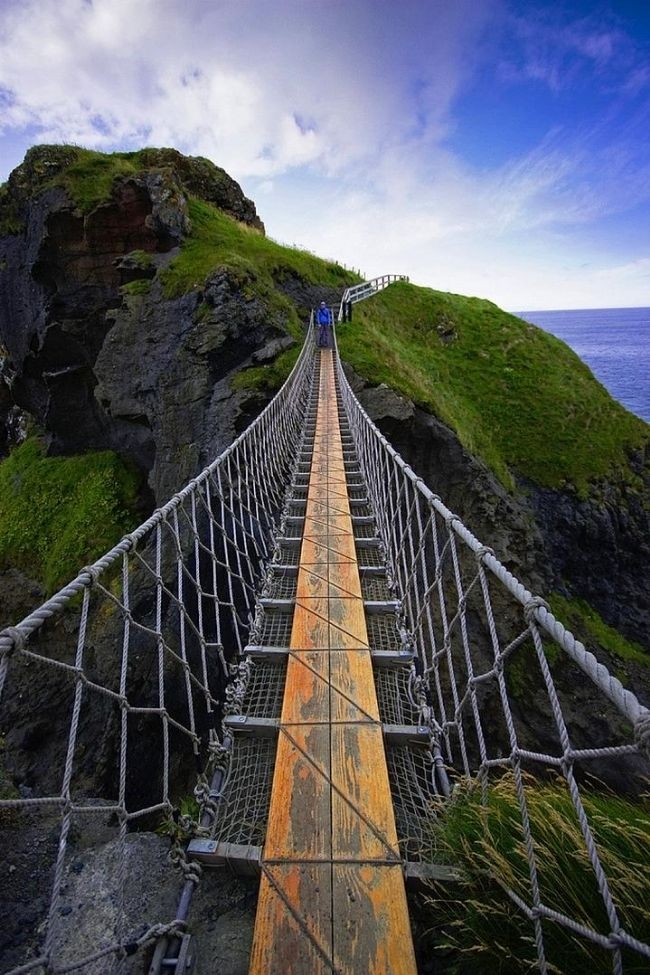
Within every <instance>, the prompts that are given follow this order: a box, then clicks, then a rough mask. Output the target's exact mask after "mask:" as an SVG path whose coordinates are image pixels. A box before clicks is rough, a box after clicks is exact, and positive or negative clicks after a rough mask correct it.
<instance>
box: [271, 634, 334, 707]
mask: <svg viewBox="0 0 650 975" xmlns="http://www.w3.org/2000/svg"><path fill="white" fill-rule="evenodd" d="M329 695H330V653H329V652H328V651H327V650H299V651H297V652H296V651H292V652H291V657H290V659H289V663H288V666H287V676H286V681H285V687H284V699H283V702H282V716H281V718H280V723H281V724H296V723H299V722H300V723H303V724H305V723H309V722H311V723H314V724H316V723H319V722H323V721H327V720H328V716H329V708H330V704H329Z"/></svg>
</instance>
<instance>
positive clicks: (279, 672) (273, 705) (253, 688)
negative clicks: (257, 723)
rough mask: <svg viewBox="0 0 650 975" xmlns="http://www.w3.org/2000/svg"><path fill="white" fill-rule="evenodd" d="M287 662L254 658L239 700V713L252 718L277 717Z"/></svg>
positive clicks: (280, 708)
mask: <svg viewBox="0 0 650 975" xmlns="http://www.w3.org/2000/svg"><path fill="white" fill-rule="evenodd" d="M286 675H287V663H286V660H285V661H281V662H278V663H275V662H273V663H271V662H270V661H265V660H255V661H254V662H253V665H252V667H251V670H250V676H249V679H248V682H247V684H246V690H245V692H244V696H243V698H242V702H241V713H242V714H245V715H247V716H248V717H254V718H276V719H279V717H280V712H281V711H282V696H283V694H284V684H285V678H286Z"/></svg>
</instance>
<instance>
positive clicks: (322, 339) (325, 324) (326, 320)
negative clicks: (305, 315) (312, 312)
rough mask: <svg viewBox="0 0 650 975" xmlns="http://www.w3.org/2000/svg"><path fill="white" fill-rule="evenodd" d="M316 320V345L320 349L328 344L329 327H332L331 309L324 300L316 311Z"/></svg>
mask: <svg viewBox="0 0 650 975" xmlns="http://www.w3.org/2000/svg"><path fill="white" fill-rule="evenodd" d="M316 322H317V324H318V345H319V347H320V348H321V349H327V348H329V346H330V328H331V327H332V311H331V309H330V308H328V307H327V305H326V304H325V302H324V301H321V303H320V307H319V309H318V311H317V312H316Z"/></svg>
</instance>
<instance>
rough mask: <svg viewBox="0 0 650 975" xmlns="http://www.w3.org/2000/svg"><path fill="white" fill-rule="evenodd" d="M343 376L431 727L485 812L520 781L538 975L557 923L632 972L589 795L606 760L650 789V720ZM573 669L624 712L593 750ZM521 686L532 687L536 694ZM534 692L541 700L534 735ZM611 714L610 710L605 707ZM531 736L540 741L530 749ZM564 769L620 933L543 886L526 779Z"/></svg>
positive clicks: (628, 940) (423, 713)
mask: <svg viewBox="0 0 650 975" xmlns="http://www.w3.org/2000/svg"><path fill="white" fill-rule="evenodd" d="M338 370H339V383H340V388H341V394H342V399H343V402H344V404H345V409H346V413H347V416H348V419H349V422H350V428H351V432H352V439H353V442H354V445H355V449H356V452H357V455H358V457H359V461H360V465H361V468H362V472H363V475H364V477H365V480H366V483H367V486H368V495H369V498H370V501H371V503H372V505H373V506H374V509H375V512H376V518H377V522H378V529H379V531H378V534H379V535H380V537H381V539H382V541H383V543H384V546H385V550H386V559H387V564H388V565H389V567H390V570H391V574H392V577H393V578H394V581H395V588H396V592H397V594H398V595H399V598H400V600H401V604H402V613H403V626H404V631H403V640H404V641H405V643H407V644H409V645H411V646H412V647H413V650H414V652H415V658H416V661H417V664H416V667H415V670H414V683H415V684H416V685H417V684H418V683H419V685H420V687H421V689H422V693H421V694H420V696H419V699H418V706H419V708H420V721H421V723H423V724H426V725H428V726H429V729H430V735H431V739H432V742H433V744H434V746H435V747H437V748H438V749H439V750H440V752H441V754H442V755H443V756H444V761H445V766H446V768H447V771H448V773H449V774H450V777H451V780H452V782H453V780H454V778H455V776H456V775H458V774H460V775H461V776H464V777H465V778H466V779H467V780H468V781H477V782H479V783H480V785H481V795H482V797H483V803H484V805H485V807H487V806H488V805H489V795H490V791H489V786H490V784H491V783H492V784H494V783H496V782H497V781H498V780H499V779H500V778H503V777H507V776H510V777H511V778H512V780H513V790H514V793H515V795H516V797H517V803H518V806H519V815H520V828H521V831H522V836H523V838H524V848H525V856H526V860H527V865H528V872H529V885H530V886H529V899H528V900H526V899H522V896H521V894H522V892H521V890H514V889H512V887H511V886H509V885H508V884H506V885H505V887H506V889H507V893H508V894H509V896H510V897H511V899H512V901H513V902H514V904H516V905H517V907H518V908H519V909H520V910H523V911H524V914H525V916H526V917H528V918H529V919H530V921H531V924H532V932H531V935H532V940H533V943H534V944H535V946H536V952H537V967H538V969H539V971H540V972H545V971H547V970H548V965H547V960H546V955H545V942H544V929H543V926H542V922H541V919H542V917H549V916H553V918H554V920H555V921H557V922H558V923H559V924H561V925H563V926H565V928H566V929H567V931H568V932H572V933H575V932H577V931H580V935H581V937H584V938H585V939H586V940H587V941H588V942H591V943H592V945H597V946H601V947H605V948H606V950H609V951H610V953H611V959H612V966H613V970H614V971H616V972H622V971H624V970H625V969H624V966H623V955H622V950H621V949H622V946H623V945H625V946H628V947H629V946H631V945H634V950H635V951H636V952H638V953H639V955H641V956H643V957H646V958H650V944H647V943H645V942H642V941H640V940H638V939H635V938H634V932H632V931H629V930H628V931H626V930H625V926H624V923H623V922H622V920H621V917H620V916H619V914H618V911H617V904H616V899H615V897H614V895H613V893H612V889H611V886H610V881H609V878H608V876H607V874H606V871H605V869H604V866H603V860H602V859H601V852H602V851H599V849H598V847H597V845H596V842H595V840H594V835H593V826H594V824H592V823H591V822H590V820H589V817H588V816H587V813H586V811H585V803H584V802H583V791H582V789H583V787H581V785H580V784H579V783H580V781H581V779H582V777H583V775H584V773H585V772H586V773H587V774H589V773H590V770H591V768H592V767H593V764H594V763H597V768H598V772H599V777H601V778H605V779H606V780H607V778H608V777H611V779H612V780H613V781H614V782H619V783H620V782H621V780H623V781H624V782H625V789H628V788H629V789H630V791H632V792H635V791H636V792H637V793H638V792H641V791H643V790H644V789H645V788H646V786H645V783H646V782H647V778H648V772H649V771H650V761H649V760H650V711H649V710H648V709H647V708H646V707H644V706H643V705H642V704H641V703H640V702H639V700H638V699H637V697H636V696H635V695H634V694H633V693H632V692H631V691H629V690H626V689H625V688H624V687H623V685H622V684H621V683H620V681H619V680H618V679H617V678H616V677H614V676H613V675H611V674H610V673H609V672H608V670H607V669H606V668H605V667H604V666H603V665H602V664H599V663H598V661H597V660H596V658H595V657H594V655H593V654H591V653H590V652H589V651H588V650H587V649H586V648H585V647H584V646H583V645H582V644H581V643H580V642H579V641H577V640H576V639H575V638H574V637H573V635H572V634H571V633H570V632H569V631H568V630H566V629H565V628H564V627H563V626H562V624H561V623H559V622H558V621H557V620H556V619H555V617H554V616H553V615H552V613H551V612H550V610H549V607H548V605H547V604H546V603H545V602H544V600H543V599H540V598H539V597H538V596H534V595H533V594H531V593H530V592H529V591H528V589H526V587H525V586H523V585H522V584H521V583H520V582H519V581H518V580H517V579H516V578H515V576H513V575H512V573H510V572H509V571H508V570H507V569H506V567H505V566H504V565H503V564H502V563H501V562H500V561H499V560H498V559H497V557H496V556H495V554H494V552H492V550H491V549H489V548H487V547H486V546H484V545H482V544H481V543H480V542H479V541H478V539H477V538H476V537H475V536H474V535H473V534H472V533H471V532H470V531H469V530H468V529H467V528H466V527H465V525H464V524H463V523H462V521H461V519H460V518H459V517H458V516H457V515H455V514H454V513H453V512H452V511H450V510H449V508H447V507H446V505H444V503H443V502H442V501H441V499H440V498H439V497H438V496H437V495H436V494H434V493H433V492H432V491H431V490H430V488H429V487H427V486H426V485H425V484H424V482H423V481H422V479H421V478H419V477H418V476H417V475H416V474H415V472H414V471H413V470H412V468H411V467H410V466H409V465H408V464H407V463H406V462H405V461H404V460H403V459H402V458H401V457H400V455H399V454H398V453H397V451H396V450H395V449H394V448H393V447H392V446H391V445H390V444H389V443H388V441H387V440H386V438H385V437H384V436H383V435H382V434H381V432H380V431H379V430H378V429H377V427H376V426H375V425H374V423H373V422H372V421H371V420H370V418H369V417H368V415H367V413H366V412H365V410H364V409H363V407H362V406H361V404H360V403H359V401H358V400H357V398H356V397H355V395H354V394H353V392H352V390H351V388H350V386H349V384H348V382H347V379H346V376H345V373H344V371H343V368H342V365H341V362H340V360H339V361H338ZM496 607H498V610H497V608H496ZM553 647H558V648H559V649H560V650H561V652H562V654H563V655H564V656H565V659H566V660H567V664H560V663H559V662H558V663H557V664H552V663H551V662H552V661H553V660H555V655H554V653H553ZM574 664H575V665H577V667H578V668H580V671H582V672H583V673H584V674H586V675H587V677H588V678H589V680H590V681H591V682H592V685H593V687H594V689H595V690H596V692H600V693H602V695H604V696H605V697H606V698H607V699H608V700H609V701H610V702H612V703H613V704H614V705H615V708H616V711H614V712H613V713H611V714H609V715H608V717H607V719H606V722H607V726H608V734H607V737H606V739H605V740H604V741H602V740H601V741H597V742H594V741H590V740H585V736H584V730H583V729H582V728H581V726H580V722H579V721H578V722H576V721H574V720H573V719H572V710H573V707H574V703H573V701H574V694H575V687H576V685H579V678H578V677H577V676H576V674H575V673H574V672H572V670H571V668H572V665H574ZM563 668H564V669H563ZM566 668H568V670H566ZM565 671H566V672H565ZM522 687H527V688H528V691H527V693H526V692H524V691H522ZM522 693H525V694H526V696H524V698H523V699H522ZM528 694H530V695H533V694H534V699H535V720H534V722H533V723H532V725H531V722H530V718H529V715H528V712H529V710H530V702H529V701H528V700H527V695H528ZM598 707H599V711H603V712H604V710H605V709H603V707H602V705H598ZM540 709H541V710H540ZM628 722H629V723H628ZM532 728H534V732H533V731H532V730H531V729H532ZM532 734H534V735H535V736H536V737H535V738H533V739H532V740H531V735H532ZM601 736H602V732H601ZM551 770H552V771H553V772H554V773H555V774H556V775H557V776H559V777H561V780H562V781H563V783H564V786H563V787H564V788H565V789H566V794H567V795H568V797H569V798H570V803H569V805H570V806H571V807H572V811H573V816H574V817H575V829H576V832H577V833H578V834H581V836H582V842H583V844H584V851H585V855H586V857H587V858H588V862H589V863H590V864H591V868H592V870H593V876H594V881H595V883H596V884H597V888H598V890H599V892H600V896H601V898H602V908H603V910H604V912H605V913H604V916H606V917H607V919H608V924H609V929H605V930H603V931H598V930H595V929H592V928H591V927H586V926H585V925H584V924H578V923H576V922H577V919H575V918H571V917H568V916H565V915H563V914H560V913H559V912H557V911H556V910H554V908H553V904H552V903H545V900H544V897H545V896H547V895H546V894H543V893H542V888H541V886H540V881H539V877H540V870H541V875H542V876H543V874H544V869H545V865H544V864H543V863H542V862H541V861H540V859H539V856H538V853H537V849H538V847H537V846H536V840H537V836H536V829H535V828H534V826H533V823H532V820H531V816H530V814H529V811H528V803H529V801H532V800H531V798H530V797H531V790H532V789H534V788H535V786H534V784H532V785H531V783H530V781H529V778H527V776H529V775H530V774H533V775H534V774H535V773H536V774H537V775H538V776H539V777H540V779H541V780H544V778H547V777H548V774H549V771H551ZM434 774H435V773H434ZM438 787H439V790H440V792H441V793H442V794H445V795H446V794H449V793H448V784H447V782H446V780H445V777H442V778H440V779H439V780H438ZM558 788H559V787H558ZM532 798H533V799H534V796H533V797H532ZM488 839H489V838H488ZM490 842H491V841H490ZM498 855H499V853H498V851H497V852H495V856H498Z"/></svg>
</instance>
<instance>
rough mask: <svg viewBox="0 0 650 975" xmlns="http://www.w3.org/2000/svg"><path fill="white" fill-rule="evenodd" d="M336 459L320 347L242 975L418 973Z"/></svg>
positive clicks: (326, 360) (336, 437)
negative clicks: (293, 590) (289, 621)
mask: <svg viewBox="0 0 650 975" xmlns="http://www.w3.org/2000/svg"><path fill="white" fill-rule="evenodd" d="M345 468H346V464H345V461H344V459H343V451H342V447H341V440H340V429H339V420H338V410H337V403H336V389H335V385H334V374H333V369H332V356H331V353H329V352H324V353H322V355H321V374H320V401H319V408H318V415H317V421H316V437H315V444H314V457H313V461H312V465H311V469H310V476H309V486H308V491H307V505H306V509H305V519H304V522H303V537H302V542H301V555H300V566H299V568H298V579H297V595H296V601H295V609H294V617H293V628H292V634H291V648H290V651H289V658H288V662H287V678H286V685H285V697H284V703H283V710H282V717H281V721H280V732H279V739H278V753H277V758H276V766H275V773H274V780H273V788H272V796H271V811H270V816H269V825H268V830H267V837H266V843H265V847H264V851H263V857H262V870H263V877H262V881H261V886H260V899H259V906H258V913H257V919H256V924H255V935H254V942H253V951H252V956H251V968H250V972H251V975H267V973H272V975H275V973H278V975H279V973H280V972H282V975H286V973H287V972H291V973H292V975H312V973H317V975H320V973H323V975H324V973H327V975H334V973H338V975H344V973H345V975H361V973H363V975H366V973H376V975H379V973H382V975H386V973H391V975H393V973H394V975H415V961H414V956H413V947H412V941H411V934H410V927H409V920H408V911H407V908H406V899H405V892H404V880H403V872H402V863H401V859H400V854H399V848H398V844H397V835H396V830H395V820H394V814H393V809H392V803H391V797H390V787H389V783H388V772H387V769H386V760H385V753H384V744H383V738H382V728H381V725H380V723H379V711H378V707H377V697H376V691H375V687H374V680H373V676H372V660H371V654H370V650H369V647H368V634H367V629H366V623H365V611H364V604H363V600H362V595H361V583H360V579H359V570H358V566H357V563H356V544H355V539H354V536H353V533H352V521H351V517H350V504H349V500H348V492H347V484H346V469H345ZM315 861H318V862H315Z"/></svg>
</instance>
